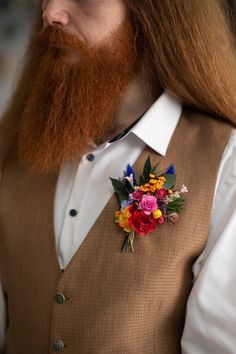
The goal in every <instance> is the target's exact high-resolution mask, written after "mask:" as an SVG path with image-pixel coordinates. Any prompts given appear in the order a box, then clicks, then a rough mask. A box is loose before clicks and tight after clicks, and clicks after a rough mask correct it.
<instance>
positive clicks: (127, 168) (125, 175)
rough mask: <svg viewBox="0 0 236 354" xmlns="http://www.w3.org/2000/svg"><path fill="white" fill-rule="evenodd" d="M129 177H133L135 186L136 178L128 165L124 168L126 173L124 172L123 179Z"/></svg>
mask: <svg viewBox="0 0 236 354" xmlns="http://www.w3.org/2000/svg"><path fill="white" fill-rule="evenodd" d="M130 175H133V185H134V186H137V180H136V177H135V173H134V170H133V169H132V167H131V166H130V164H128V165H127V167H126V171H124V177H130Z"/></svg>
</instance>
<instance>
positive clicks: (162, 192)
mask: <svg viewBox="0 0 236 354" xmlns="http://www.w3.org/2000/svg"><path fill="white" fill-rule="evenodd" d="M166 195H167V192H166V190H165V189H164V188H161V189H158V190H157V191H156V197H157V198H159V199H164V198H165V197H166Z"/></svg>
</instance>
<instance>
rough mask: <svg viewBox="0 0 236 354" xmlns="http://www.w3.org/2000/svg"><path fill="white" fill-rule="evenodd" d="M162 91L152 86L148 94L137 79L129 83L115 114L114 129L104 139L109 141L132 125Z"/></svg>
mask: <svg viewBox="0 0 236 354" xmlns="http://www.w3.org/2000/svg"><path fill="white" fill-rule="evenodd" d="M162 91H163V89H162V88H161V87H160V86H159V85H152V86H150V93H148V92H147V89H146V88H145V85H144V82H143V80H142V79H141V78H139V77H137V78H135V79H134V80H133V81H131V82H130V84H129V86H128V87H127V89H126V91H125V93H124V99H123V101H122V102H121V104H120V106H119V109H118V111H117V113H116V126H115V129H114V130H113V131H112V132H111V133H110V134H109V135H108V136H106V137H105V139H106V140H111V139H112V138H114V137H115V136H116V135H118V134H120V133H121V132H122V131H123V130H125V129H126V128H128V127H129V126H130V125H132V123H134V122H135V121H136V120H137V119H138V118H139V117H140V116H141V115H142V114H143V113H144V112H145V111H146V110H147V109H148V108H149V107H150V106H151V105H152V104H153V102H154V101H155V100H156V99H157V98H158V97H159V96H160V94H161V93H162ZM103 140H104V139H103ZM100 143H101V142H100Z"/></svg>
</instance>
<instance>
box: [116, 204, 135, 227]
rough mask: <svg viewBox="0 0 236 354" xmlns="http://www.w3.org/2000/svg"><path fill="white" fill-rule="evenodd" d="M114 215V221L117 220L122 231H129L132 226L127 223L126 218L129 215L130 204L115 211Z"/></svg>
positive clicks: (127, 218)
mask: <svg viewBox="0 0 236 354" xmlns="http://www.w3.org/2000/svg"><path fill="white" fill-rule="evenodd" d="M115 216H116V217H115V222H117V223H118V224H119V226H120V227H121V228H122V229H123V230H124V231H126V232H131V230H132V228H131V226H130V225H129V223H128V220H129V218H130V217H131V213H130V206H128V207H126V208H125V209H123V210H121V211H116V213H115Z"/></svg>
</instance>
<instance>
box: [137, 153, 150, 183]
mask: <svg viewBox="0 0 236 354" xmlns="http://www.w3.org/2000/svg"><path fill="white" fill-rule="evenodd" d="M151 170H152V166H151V160H150V156H148V158H147V160H146V162H145V165H144V168H143V174H142V175H141V176H140V182H139V185H143V184H145V183H147V182H148V181H149V173H150V172H151Z"/></svg>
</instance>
